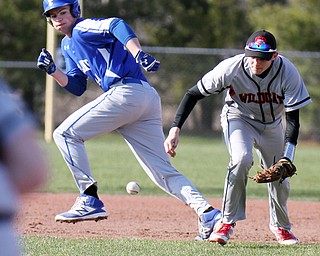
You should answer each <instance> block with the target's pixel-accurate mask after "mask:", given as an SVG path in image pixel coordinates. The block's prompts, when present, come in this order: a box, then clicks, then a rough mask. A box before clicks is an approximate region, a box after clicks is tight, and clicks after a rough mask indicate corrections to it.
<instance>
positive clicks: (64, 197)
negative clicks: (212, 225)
mask: <svg viewBox="0 0 320 256" xmlns="http://www.w3.org/2000/svg"><path fill="white" fill-rule="evenodd" d="M76 197H77V195H76V194H53V193H32V194H29V195H27V196H25V197H24V198H23V200H22V203H21V211H20V214H19V216H18V218H17V227H18V229H19V232H20V233H22V234H23V235H37V236H49V237H50V236H51V237H70V238H71V237H72V238H90V237H92V238H93V237H96V238H146V239H159V240H160V239H161V240H193V239H194V237H195V236H196V235H197V216H196V214H195V213H194V212H193V210H192V209H191V208H189V207H188V206H186V205H184V204H183V203H181V202H180V201H178V200H177V199H175V198H173V197H170V196H139V195H134V196H130V195H110V196H107V195H101V196H100V197H101V200H102V201H103V202H104V203H105V206H106V207H107V209H108V211H109V214H110V215H109V217H108V219H107V220H102V221H99V222H95V221H85V222H79V223H77V224H67V223H56V222H55V220H54V216H55V215H56V214H57V213H61V212H64V211H67V210H69V209H70V207H71V206H72V205H73V203H74V201H75V198H76ZM209 201H210V203H211V204H212V205H213V206H217V207H218V208H220V205H221V200H220V199H209ZM288 208H289V213H290V218H291V221H292V223H293V224H294V225H293V228H292V231H293V232H294V234H295V235H296V236H297V237H298V239H299V240H300V242H301V243H304V244H309V243H320V231H319V229H317V228H316V225H317V223H319V219H320V214H319V212H320V203H319V202H302V201H289V202H288ZM268 223H269V210H268V202H267V201H266V200H248V201H247V219H246V220H245V221H241V222H238V223H237V226H236V228H235V232H234V236H233V237H232V238H231V240H230V241H231V242H232V241H237V242H240V241H241V242H249V241H250V242H271V243H273V242H274V243H276V240H275V238H274V236H273V235H272V233H271V232H270V231H269V229H268Z"/></svg>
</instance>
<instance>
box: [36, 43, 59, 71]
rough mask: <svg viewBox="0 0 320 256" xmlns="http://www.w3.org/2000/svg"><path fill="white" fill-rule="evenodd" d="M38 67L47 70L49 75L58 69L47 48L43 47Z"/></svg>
mask: <svg viewBox="0 0 320 256" xmlns="http://www.w3.org/2000/svg"><path fill="white" fill-rule="evenodd" d="M37 67H38V68H40V69H41V70H43V71H45V72H47V73H48V75H51V74H52V73H54V72H55V71H56V69H57V67H56V65H55V64H54V61H53V58H52V56H51V54H50V52H48V51H47V50H46V49H45V48H42V51H41V52H40V54H39V57H38V61H37Z"/></svg>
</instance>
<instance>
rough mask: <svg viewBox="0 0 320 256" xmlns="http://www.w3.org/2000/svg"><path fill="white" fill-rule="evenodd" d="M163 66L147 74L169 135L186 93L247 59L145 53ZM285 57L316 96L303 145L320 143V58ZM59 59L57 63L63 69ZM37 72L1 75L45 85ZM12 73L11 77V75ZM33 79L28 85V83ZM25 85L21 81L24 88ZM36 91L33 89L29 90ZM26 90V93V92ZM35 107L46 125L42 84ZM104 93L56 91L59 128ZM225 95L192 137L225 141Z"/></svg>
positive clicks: (195, 122) (1, 70) (215, 53)
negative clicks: (224, 64)
mask: <svg viewBox="0 0 320 256" xmlns="http://www.w3.org/2000/svg"><path fill="white" fill-rule="evenodd" d="M144 50H145V51H146V52H148V53H151V54H152V55H154V56H155V57H156V58H158V59H159V60H160V61H161V67H160V69H159V70H158V72H155V73H146V76H147V78H148V79H149V81H150V82H151V83H152V85H153V86H154V87H155V88H156V89H157V90H158V92H159V94H160V96H161V99H162V107H163V126H164V130H167V129H169V128H170V126H171V123H172V121H173V119H174V116H175V112H176V109H177V107H178V104H179V102H180V100H181V99H182V97H183V95H184V93H185V91H186V90H187V89H188V88H190V87H192V86H193V85H194V84H195V83H196V82H197V81H198V80H199V79H200V78H201V77H202V75H204V74H205V73H206V72H208V71H209V70H210V69H212V68H213V67H214V66H215V65H217V64H218V63H219V62H220V61H221V60H222V59H224V58H227V57H230V56H233V55H236V54H238V53H242V52H243V50H241V49H204V48H175V47H144ZM280 54H282V55H284V56H285V57H287V58H289V59H290V60H291V61H292V62H293V63H294V64H295V65H296V67H297V68H298V70H299V72H300V73H301V75H302V77H303V79H304V81H305V84H306V86H307V88H308V90H309V93H310V94H311V97H312V99H313V103H312V104H310V105H308V106H307V107H305V108H303V109H302V110H301V132H300V137H301V138H302V139H309V140H310V139H312V140H317V141H320V131H319V129H318V128H317V127H319V126H320V119H319V118H318V117H319V116H320V110H319V99H320V93H319V85H318V84H319V81H320V73H319V70H320V52H296V51H283V52H280ZM59 58H60V57H59V56H56V60H57V63H61V59H59ZM30 68H31V69H35V68H36V63H35V62H10V61H0V75H2V76H4V78H5V79H6V78H9V77H6V76H10V74H12V73H14V72H15V71H16V70H24V72H25V76H26V77H27V76H28V75H31V76H34V75H35V73H36V75H37V76H39V79H38V80H39V81H42V82H41V83H44V73H43V72H42V71H40V70H39V71H36V72H28V71H27V69H30ZM8 70H10V72H6V71H8ZM27 80H28V79H26V81H27ZM22 83H24V81H21V84H22ZM21 84H20V85H21ZM25 86H33V85H25ZM25 86H23V88H24V87H25ZM39 86H41V89H40V90H39V89H37V93H36V95H34V97H36V98H35V99H33V102H35V104H36V106H37V107H36V108H34V111H35V112H36V114H37V116H38V117H39V121H40V122H43V120H44V119H43V115H44V91H45V86H44V84H40V85H39ZM101 93H102V91H101V89H100V88H99V87H98V86H97V85H96V84H94V82H92V81H89V84H88V90H87V91H86V92H85V93H84V95H82V96H81V97H76V96H74V95H72V94H70V93H68V92H66V91H65V90H64V89H62V88H60V87H59V86H57V87H56V96H55V99H54V101H55V109H54V123H55V126H57V125H59V124H60V123H61V122H62V121H63V120H64V119H65V118H66V117H67V116H68V115H69V114H71V113H72V112H73V111H75V110H76V109H78V108H80V107H81V106H82V105H84V104H85V103H87V102H89V101H91V100H93V99H94V98H95V97H97V96H98V95H100V94H101ZM223 99H224V95H223V94H221V95H213V96H211V97H207V98H205V99H203V100H201V101H199V102H198V104H197V105H196V107H195V109H194V110H193V112H192V113H191V115H190V117H189V118H188V120H187V122H186V123H185V125H184V131H185V132H187V133H191V134H197V135H204V136H215V135H218V134H219V135H218V136H221V127H220V111H221V108H222V105H223Z"/></svg>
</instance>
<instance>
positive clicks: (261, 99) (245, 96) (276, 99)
mask: <svg viewBox="0 0 320 256" xmlns="http://www.w3.org/2000/svg"><path fill="white" fill-rule="evenodd" d="M239 98H240V100H241V101H242V102H243V103H252V102H254V103H257V104H263V103H275V104H283V97H282V96H280V95H277V94H276V93H274V92H257V93H240V94H239Z"/></svg>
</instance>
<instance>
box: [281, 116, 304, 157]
mask: <svg viewBox="0 0 320 256" xmlns="http://www.w3.org/2000/svg"><path fill="white" fill-rule="evenodd" d="M299 128H300V123H299V110H294V111H291V112H287V113H286V131H285V147H284V150H283V157H284V158H287V159H289V160H290V161H291V162H292V161H293V159H294V155H295V150H296V145H297V141H298V136H299Z"/></svg>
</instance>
